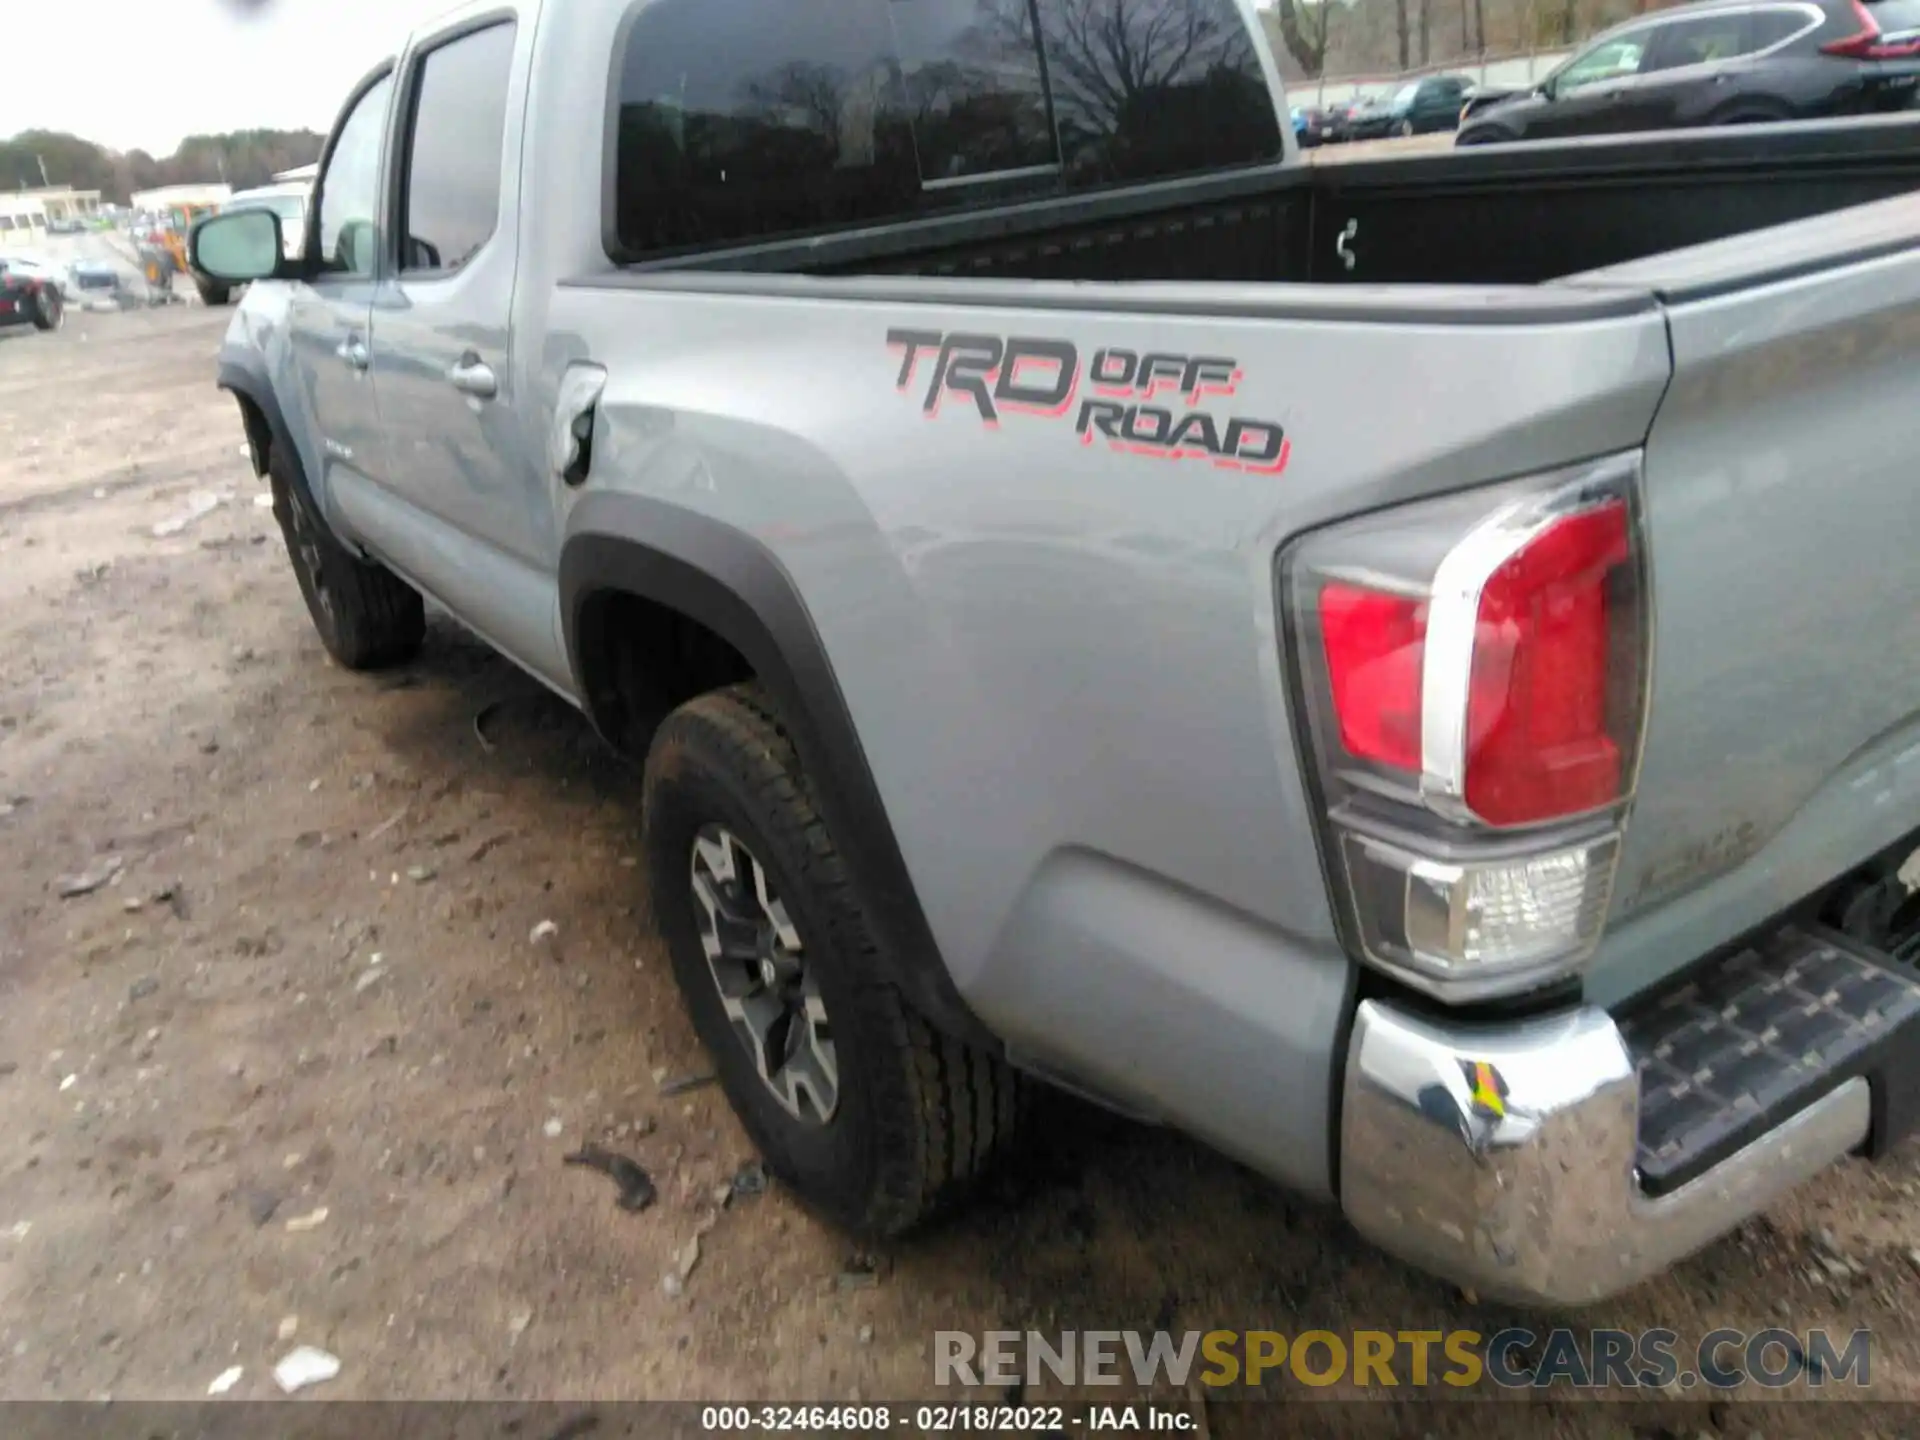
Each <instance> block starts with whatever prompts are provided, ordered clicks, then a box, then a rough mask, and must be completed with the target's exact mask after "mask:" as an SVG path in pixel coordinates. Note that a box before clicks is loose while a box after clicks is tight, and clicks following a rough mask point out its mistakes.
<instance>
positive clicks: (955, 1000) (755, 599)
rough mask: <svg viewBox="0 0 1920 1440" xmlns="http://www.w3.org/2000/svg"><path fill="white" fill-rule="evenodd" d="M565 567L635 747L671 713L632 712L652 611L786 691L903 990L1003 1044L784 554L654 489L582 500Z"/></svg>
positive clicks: (570, 612) (570, 634)
mask: <svg viewBox="0 0 1920 1440" xmlns="http://www.w3.org/2000/svg"><path fill="white" fill-rule="evenodd" d="M559 568H560V575H559V581H560V595H559V599H560V620H561V627H562V630H563V634H564V639H565V643H566V651H567V659H568V663H569V666H570V667H571V669H572V672H573V676H574V682H575V687H576V690H577V693H578V694H579V696H580V698H581V701H582V703H583V705H584V706H585V708H586V711H587V714H588V716H589V717H590V718H591V719H592V721H593V724H594V726H595V728H596V729H598V730H599V731H600V733H601V735H602V736H603V737H605V738H606V739H607V740H608V741H609V742H610V743H612V744H613V745H614V746H615V747H616V748H619V749H621V750H623V751H626V752H627V753H629V754H633V753H634V752H635V751H637V750H643V749H644V744H645V740H646V739H647V738H650V736H651V730H652V727H653V726H655V725H657V724H658V722H659V720H660V719H663V718H664V709H663V708H658V707H656V708H657V713H651V714H645V713H643V714H640V715H637V716H636V715H633V714H630V713H628V712H629V710H630V709H631V708H632V703H633V702H632V700H631V697H630V696H629V695H626V694H623V689H622V672H621V667H622V665H623V664H624V663H625V661H626V659H627V658H628V657H629V656H630V655H631V654H632V646H633V645H634V644H635V642H636V641H638V640H641V638H642V637H639V636H636V635H635V634H634V633H633V632H632V630H631V628H627V629H624V630H623V628H622V627H623V624H626V625H628V626H629V627H630V625H631V622H632V621H634V620H635V619H636V618H637V617H638V616H641V615H645V616H647V617H650V618H651V619H654V620H659V619H662V618H671V619H673V620H675V621H677V622H680V623H682V624H684V625H688V626H692V627H696V629H697V632H699V633H700V634H701V635H704V636H707V637H711V638H712V639H713V640H714V641H717V642H719V644H720V645H722V646H724V647H725V648H726V650H727V651H730V652H731V653H732V654H733V655H735V656H737V657H738V659H739V661H740V662H741V665H742V666H743V667H744V670H745V672H746V673H747V674H750V675H751V676H752V677H753V678H754V679H756V680H758V681H759V682H760V684H761V685H762V686H763V687H764V688H765V689H766V691H767V693H768V694H769V695H770V696H771V697H772V699H773V701H774V703H775V705H776V706H777V707H778V709H779V712H780V716H781V719H782V721H783V723H784V724H785V725H786V726H787V728H788V730H789V732H790V734H791V735H792V738H793V742H794V746H795V749H796V750H797V751H798V752H799V755H800V759H801V763H802V764H803V765H804V766H805V767H806V771H807V773H808V774H809V775H810V776H812V777H814V778H815V780H816V781H817V782H818V783H817V788H816V795H815V799H816V800H817V802H818V804H819V808H820V811H821V814H822V815H823V816H824V817H825V819H826V822H827V824H828V826H829V827H830V828H831V830H832V832H833V837H834V841H835V843H836V845H837V846H838V848H839V849H840V851H841V853H842V854H843V855H844V856H845V857H846V859H847V862H848V864H849V866H850V867H851V870H852V875H853V881H854V885H855V888H856V891H857V893H858V894H859V896H860V899H861V902H862V904H863V905H864V906H865V908H866V909H867V912H868V914H869V915H870V916H871V917H872V919H873V924H874V929H875V931H876V933H877V934H878V936H879V937H880V939H881V941H882V943H883V944H884V945H885V946H886V948H887V951H888V954H889V957H890V959H891V961H892V963H893V966H894V970H895V979H896V981H897V983H898V984H899V986H900V989H901V992H902V993H903V994H904V995H905V996H906V998H907V999H908V1000H909V1001H910V1002H911V1003H912V1005H913V1007H914V1008H915V1009H916V1010H917V1011H919V1012H920V1014H921V1015H922V1016H924V1017H925V1018H926V1019H927V1020H928V1021H929V1022H931V1023H932V1024H934V1025H936V1026H938V1027H939V1028H940V1029H942V1030H944V1031H946V1032H947V1033H949V1034H951V1035H953V1036H955V1037H956V1038H959V1039H962V1040H966V1041H968V1042H970V1043H972V1044H975V1045H979V1046H982V1047H984V1048H987V1049H989V1050H991V1051H992V1052H993V1053H995V1054H998V1053H1000V1050H1001V1046H1000V1044H999V1042H998V1040H997V1039H996V1038H995V1037H994V1036H993V1035H992V1034H991V1032H990V1031H988V1030H987V1028H986V1027H985V1026H984V1025H983V1024H982V1023H981V1022H980V1020H979V1019H978V1017H976V1016H975V1015H974V1014H973V1012H972V1011H971V1010H970V1009H969V1008H968V1006H967V1004H966V1002H965V1001H964V1000H963V999H961V997H960V995H959V992H958V991H957V990H956V989H955V988H954V985H953V981H952V978H951V976H950V975H949V974H948V972H947V969H946V965H945V963H944V961H943V960H942V959H941V957H940V953H939V948H938V946H937V945H936V943H935V941H934V938H933V932H932V929H931V927H930V926H929V925H928V923H927V919H926V913H925V911H924V910H923V909H922V907H921V905H920V901H919V897H918V895H917V893H916V892H915V889H914V885H913V881H912V878H911V876H910V875H909V874H908V871H907V865H906V860H905V857H904V856H903V855H902V854H901V851H900V846H899V841H898V839H897V838H896V837H895V835H894V832H893V826H892V824H891V822H890V821H889V820H888V818H887V812H886V806H885V803H884V802H883V800H882V799H881V795H880V790H879V786H878V784H877V783H876V781H875V779H874V775H873V771H872V768H871V766H870V765H869V763H868V760H867V756H866V752H865V750H864V748H863V747H862V745H861V743H860V737H859V733H858V731H857V730H856V728H855V726H854V722H853V717H852V714H851V712H850V711H849V710H848V707H847V702H846V697H845V695H844V694H843V693H842V692H841V689H840V685H839V681H838V679H837V677H836V676H835V673H834V670H833V666H832V664H831V662H830V661H829V659H828V656H827V653H826V647H825V644H824V643H823V641H822V640H821V637H820V634H819V631H818V630H817V628H816V627H815V625H814V621H813V616H812V614H811V613H810V612H809V610H808V608H807V605H806V602H805V600H804V599H803V598H802V597H801V594H800V591H799V587H798V586H797V585H796V584H795V583H794V580H793V578H792V576H791V575H789V574H788V572H787V570H786V567H785V566H784V565H782V564H781V563H780V561H779V559H778V557H777V556H775V555H774V554H773V552H772V551H770V550H769V549H768V548H767V547H766V546H765V545H764V544H762V543H761V542H760V541H759V540H758V539H756V538H755V537H754V536H752V535H750V534H748V533H747V532H746V531H744V530H742V529H740V528H738V527H736V526H733V525H730V524H728V523H726V522H724V521H720V520H715V519H713V518H711V517H709V516H706V515H701V514H698V513H696V512H694V511H691V510H688V509H685V508H684V507H681V506H678V505H674V504H671V503H669V502H666V501H662V500H658V499H654V498H651V497H647V496H638V495H620V494H609V493H602V494H596V495H590V496H588V497H586V498H585V499H583V500H582V501H581V502H580V503H579V504H578V505H577V506H576V507H575V509H574V511H573V513H572V516H571V519H570V524H569V533H568V536H567V538H566V540H565V542H564V543H563V545H562V547H561V552H560V567H559ZM636 607H643V608H639V609H637V608H636ZM647 638H648V639H650V638H651V637H647ZM739 678H744V677H743V676H742V675H741V674H739V673H733V672H731V671H730V670H729V668H728V667H726V666H724V665H720V664H717V663H716V664H714V666H713V669H712V671H711V674H710V676H709V677H707V678H706V679H698V680H695V681H693V682H691V683H690V684H687V685H684V686H683V687H682V688H681V689H679V690H678V691H675V692H673V693H669V694H666V695H665V696H664V697H663V699H662V702H661V704H662V706H664V705H666V704H671V703H679V702H680V701H682V700H684V699H689V698H691V697H692V695H693V694H698V693H703V692H704V691H705V690H708V689H714V688H718V687H719V685H722V684H727V683H731V682H732V681H733V680H735V679H739ZM709 679H710V681H711V683H708V680H709ZM636 731H637V732H638V733H636ZM636 758H637V757H636Z"/></svg>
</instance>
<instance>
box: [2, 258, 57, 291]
mask: <svg viewBox="0 0 1920 1440" xmlns="http://www.w3.org/2000/svg"><path fill="white" fill-rule="evenodd" d="M0 269H4V270H7V271H10V272H11V273H13V274H15V275H24V276H28V277H30V278H32V279H35V280H38V281H40V282H41V283H42V284H44V285H51V286H52V287H53V289H54V293H56V294H57V295H58V296H59V297H60V298H61V299H62V300H66V299H68V298H69V297H70V295H71V294H72V291H73V276H72V274H71V273H70V272H69V271H68V270H67V269H66V267H64V266H61V265H55V264H54V263H53V262H52V261H50V260H45V259H42V258H41V257H40V256H38V255H21V254H18V253H14V252H4V253H0Z"/></svg>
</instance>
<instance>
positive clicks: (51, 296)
mask: <svg viewBox="0 0 1920 1440" xmlns="http://www.w3.org/2000/svg"><path fill="white" fill-rule="evenodd" d="M66 319H67V306H66V302H65V301H64V300H62V299H61V298H60V292H59V291H58V290H56V289H54V287H53V286H51V285H42V286H41V287H40V292H39V294H38V296H37V297H36V298H35V301H34V306H33V328H34V329H36V330H58V329H59V328H60V327H61V326H62V325H63V324H65V323H66Z"/></svg>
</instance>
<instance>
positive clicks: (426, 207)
mask: <svg viewBox="0 0 1920 1440" xmlns="http://www.w3.org/2000/svg"><path fill="white" fill-rule="evenodd" d="M513 34H514V27H513V26H512V25H511V24H506V25H495V26H493V27H492V28H490V29H486V30H477V31H475V32H474V33H473V34H471V35H463V36H461V37H460V38H459V39H458V40H450V41H448V42H447V43H446V44H444V45H442V46H439V47H438V48H437V49H434V50H430V51H428V52H427V55H426V57H425V58H424V59H423V60H422V61H421V62H420V63H419V65H418V67H417V68H416V71H415V74H416V77H417V78H416V80H415V82H414V86H415V89H414V102H413V122H412V125H411V126H410V127H409V133H408V137H407V151H408V154H407V198H406V210H405V217H406V218H405V225H406V230H405V234H406V237H407V243H406V246H405V248H404V250H403V251H402V255H401V263H400V268H401V269H402V270H403V271H436V270H437V271H448V270H458V269H459V268H460V267H461V266H462V265H464V264H466V263H467V261H469V260H471V259H472V258H473V256H474V254H475V253H476V252H477V251H478V250H479V249H480V247H481V246H483V245H485V244H486V243H487V241H488V240H490V239H492V238H493V230H494V226H495V225H496V224H497V223H498V221H499V218H500V158H501V157H500V150H501V143H502V137H503V135H504V133H505V130H506V120H507V77H508V73H509V71H510V70H511V68H512V65H513Z"/></svg>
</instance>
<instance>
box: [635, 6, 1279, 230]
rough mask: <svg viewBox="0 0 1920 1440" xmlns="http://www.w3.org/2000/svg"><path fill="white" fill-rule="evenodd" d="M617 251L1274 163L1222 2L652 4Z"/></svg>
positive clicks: (1232, 21) (1266, 125) (1259, 80)
mask: <svg viewBox="0 0 1920 1440" xmlns="http://www.w3.org/2000/svg"><path fill="white" fill-rule="evenodd" d="M625 34H626V38H625V41H624V44H623V47H622V49H621V52H620V54H619V55H618V56H617V57H616V58H615V65H614V72H613V87H614V97H613V101H614V114H613V119H612V125H613V133H612V136H611V142H610V143H612V145H613V147H614V186H613V197H612V205H611V213H610V214H609V216H608V217H607V218H608V224H607V227H606V228H607V248H608V252H609V254H610V255H611V256H612V258H614V259H615V260H617V261H634V260H644V259H649V258H654V257H657V256H664V255H671V254H675V253H681V252H687V251H693V250H699V249H709V248H722V247H725V246H729V245H739V244H745V243H751V242H753V241H757V240H768V239H776V238H781V237H788V236H798V235H805V234H809V233H818V232H821V231H828V230H835V229H847V228H855V227H860V226H868V225H879V224H885V223H888V222H890V221H900V220H909V219H913V218H916V217H919V216H922V215H926V214H929V213H935V212H940V211H951V210H955V209H960V208H965V207H967V206H969V205H981V204H987V203H992V202H994V201H1004V200H1007V199H1011V198H1026V197H1031V196H1040V195H1057V194H1062V193H1070V192H1074V191H1082V190H1089V189H1096V188H1099V187H1101V186H1106V185H1118V184H1127V183H1132V182H1137V181H1141V180H1150V179H1158V178H1163V177H1170V176H1176V175H1182V174H1194V173H1198V172H1201V171H1206V170H1217V169H1225V168H1231V167H1235V166H1242V165H1251V164H1259V163H1264V162H1269V161H1273V160H1277V159H1279V158H1280V156H1281V155H1282V153H1283V150H1282V143H1283V142H1282V137H1281V129H1280V123H1279V118H1278V116H1277V115H1275V113H1274V109H1273V102H1272V97H1271V93H1270V92H1269V90H1268V88H1267V81H1266V77H1265V74H1264V72H1263V71H1262V69H1261V66H1260V62H1259V57H1258V51H1257V50H1256V48H1255V44H1254V41H1253V38H1252V36H1251V35H1250V34H1248V32H1247V31H1246V29H1245V27H1244V26H1243V25H1242V24H1241V21H1240V15H1239V11H1238V9H1237V8H1236V6H1235V4H1234V3H1233V0H649V3H643V4H641V5H640V6H639V7H638V8H637V10H636V11H635V12H634V13H633V14H632V15H631V16H630V18H629V21H628V24H627V25H626V27H625Z"/></svg>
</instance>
